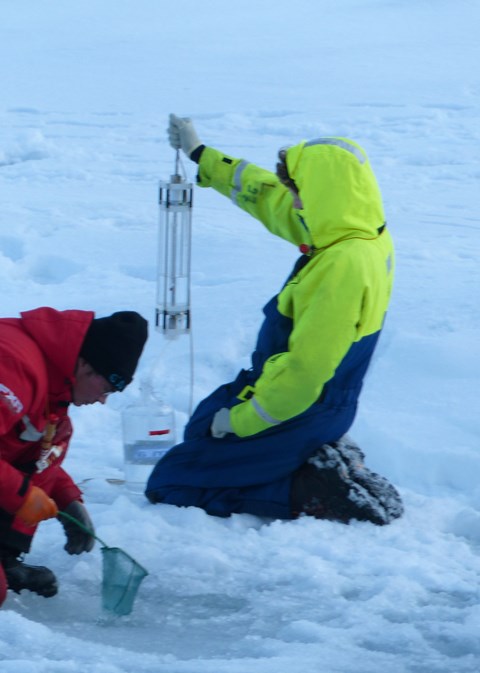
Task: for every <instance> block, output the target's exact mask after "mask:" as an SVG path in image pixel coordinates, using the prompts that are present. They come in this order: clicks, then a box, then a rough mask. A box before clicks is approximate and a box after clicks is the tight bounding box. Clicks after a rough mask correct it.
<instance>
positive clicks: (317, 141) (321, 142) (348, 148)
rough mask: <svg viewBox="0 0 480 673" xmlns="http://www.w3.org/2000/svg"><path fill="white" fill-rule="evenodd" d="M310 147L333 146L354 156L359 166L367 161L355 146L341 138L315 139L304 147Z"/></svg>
mask: <svg viewBox="0 0 480 673" xmlns="http://www.w3.org/2000/svg"><path fill="white" fill-rule="evenodd" d="M312 145H335V146H336V147H341V148H342V149H343V150H346V151H347V152H350V153H351V154H353V155H354V156H356V157H357V159H358V160H359V162H360V163H361V164H364V163H365V162H366V160H367V158H366V156H365V155H364V154H363V152H362V151H361V150H360V149H359V148H358V147H356V145H352V144H351V143H349V142H347V141H346V140H342V139H341V138H316V139H315V140H309V141H308V142H306V143H305V145H304V147H311V146H312Z"/></svg>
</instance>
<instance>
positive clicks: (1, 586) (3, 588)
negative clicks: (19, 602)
mask: <svg viewBox="0 0 480 673" xmlns="http://www.w3.org/2000/svg"><path fill="white" fill-rule="evenodd" d="M6 597H7V579H6V577H5V573H4V572H3V568H2V566H1V565H0V606H1V605H2V604H3V603H4V602H5V599H6Z"/></svg>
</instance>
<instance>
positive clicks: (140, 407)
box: [122, 395, 175, 493]
mask: <svg viewBox="0 0 480 673" xmlns="http://www.w3.org/2000/svg"><path fill="white" fill-rule="evenodd" d="M122 427H123V451H124V470H125V484H126V486H127V488H128V489H129V490H131V491H134V492H136V493H143V492H144V490H145V485H146V482H147V479H148V477H149V476H150V473H151V472H152V469H153V467H154V465H156V464H157V462H158V461H159V460H160V458H162V457H163V456H164V455H165V454H166V453H167V451H169V450H170V449H171V448H172V446H174V444H175V414H174V411H173V409H172V407H171V406H170V405H168V404H165V403H164V402H161V401H157V400H155V399H154V398H151V397H147V396H145V395H144V396H142V398H141V399H140V400H139V401H138V402H136V403H135V404H132V405H130V406H128V407H127V408H126V409H125V410H124V412H123V413H122Z"/></svg>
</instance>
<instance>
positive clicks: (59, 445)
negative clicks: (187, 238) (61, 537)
mask: <svg viewBox="0 0 480 673" xmlns="http://www.w3.org/2000/svg"><path fill="white" fill-rule="evenodd" d="M147 333H148V325H147V321H146V320H145V319H144V318H143V317H142V316H140V315H139V314H138V313H136V312H135V311H119V312H117V313H113V314H112V315H111V316H109V317H105V318H95V314H94V313H93V312H92V311H81V310H67V311H57V310H56V309H54V308H49V307H43V308H37V309H33V310H31V311H26V312H24V313H21V314H20V317H19V318H1V319H0V605H1V604H2V603H3V601H4V600H5V597H6V592H7V588H9V589H11V590H13V591H15V592H17V593H19V592H20V591H22V589H28V590H30V591H33V592H35V593H37V594H39V595H41V596H45V597H49V596H54V595H55V594H56V593H57V591H58V585H57V579H56V577H55V575H54V574H53V572H52V571H51V570H50V569H49V568H46V567H44V566H32V565H27V564H26V563H25V562H24V561H23V554H25V553H27V552H28V551H29V550H30V546H31V543H32V538H33V535H34V533H35V531H36V527H37V525H38V524H39V522H40V521H43V520H45V519H49V518H53V517H58V519H59V521H60V523H61V524H62V525H63V528H64V530H65V534H66V538H67V542H66V544H65V550H66V551H67V552H68V553H69V554H81V553H82V552H88V551H91V549H92V548H93V544H94V537H93V536H92V535H90V534H88V533H87V532H86V531H84V530H83V529H82V528H80V527H79V526H77V525H76V524H74V523H72V522H71V521H70V520H68V519H67V518H62V516H61V512H66V513H67V514H69V515H70V516H73V517H75V518H76V519H77V520H78V521H80V522H81V523H82V524H83V526H85V527H86V528H87V529H88V530H91V531H92V534H93V532H94V529H93V525H92V522H91V520H90V517H89V515H88V512H87V510H86V508H85V506H84V504H83V501H82V493H81V491H80V489H79V488H78V487H77V486H76V485H75V483H74V482H73V480H72V479H71V477H70V476H69V475H68V474H67V473H66V472H65V470H64V469H63V468H62V462H63V460H64V458H65V455H66V452H67V449H68V445H69V442H70V438H71V435H72V424H71V421H70V417H69V415H68V408H69V405H70V404H73V405H75V406H83V405H87V404H94V403H95V402H100V403H101V404H104V403H105V401H106V399H107V396H108V395H109V394H110V393H114V392H117V391H122V390H124V389H125V387H126V386H127V385H128V384H129V383H130V382H131V381H132V378H133V374H134V372H135V369H136V367H137V364H138V360H139V358H140V355H141V353H142V350H143V347H144V345H145V342H146V339H147Z"/></svg>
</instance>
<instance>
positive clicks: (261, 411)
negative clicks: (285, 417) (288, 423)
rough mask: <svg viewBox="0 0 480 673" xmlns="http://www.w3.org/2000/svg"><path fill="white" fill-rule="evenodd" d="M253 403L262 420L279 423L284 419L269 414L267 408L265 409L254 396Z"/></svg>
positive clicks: (271, 423) (272, 423)
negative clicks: (280, 419)
mask: <svg viewBox="0 0 480 673" xmlns="http://www.w3.org/2000/svg"><path fill="white" fill-rule="evenodd" d="M252 404H253V408H254V409H255V411H256V412H257V414H258V415H259V416H260V418H261V419H262V421H265V422H266V423H270V425H279V424H280V423H281V422H282V421H279V420H278V418H273V416H270V414H267V412H266V411H265V409H263V408H262V407H261V406H260V405H259V403H258V402H257V400H256V399H255V398H254V397H252Z"/></svg>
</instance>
